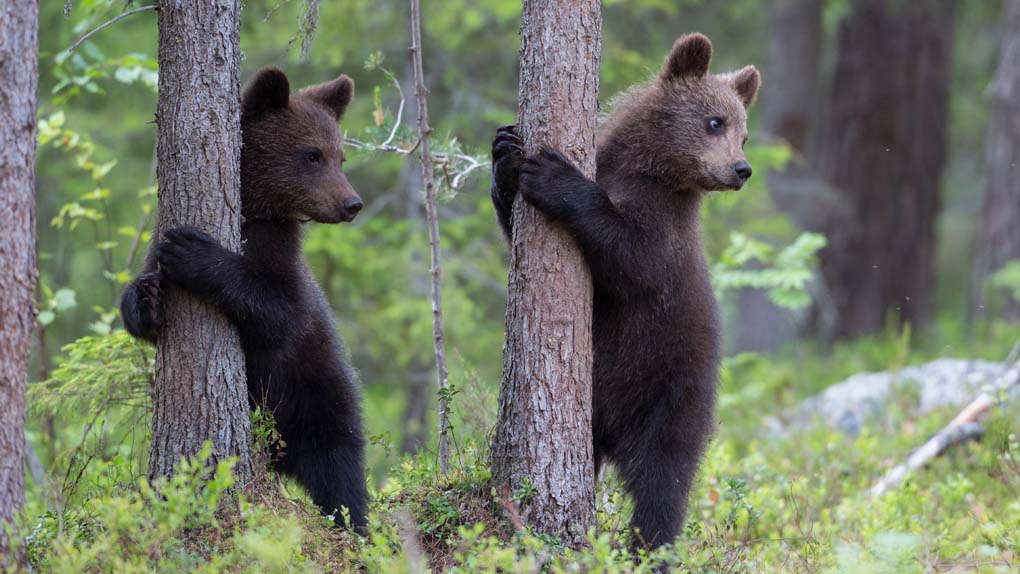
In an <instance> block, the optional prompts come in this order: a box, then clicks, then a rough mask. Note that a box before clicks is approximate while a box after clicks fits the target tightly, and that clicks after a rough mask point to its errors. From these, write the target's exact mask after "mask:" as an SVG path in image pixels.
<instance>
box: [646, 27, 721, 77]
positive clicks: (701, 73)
mask: <svg viewBox="0 0 1020 574" xmlns="http://www.w3.org/2000/svg"><path fill="white" fill-rule="evenodd" d="M710 63H712V41H711V40H709V39H708V36H705V35H704V34H698V33H694V34H685V35H683V36H681V37H680V38H679V39H678V40H677V41H676V43H675V44H673V49H672V50H670V52H669V55H668V56H666V62H665V63H664V64H663V65H662V71H661V72H660V74H659V77H660V78H661V79H663V80H673V79H698V78H704V77H705V76H707V75H708V65H709V64H710Z"/></svg>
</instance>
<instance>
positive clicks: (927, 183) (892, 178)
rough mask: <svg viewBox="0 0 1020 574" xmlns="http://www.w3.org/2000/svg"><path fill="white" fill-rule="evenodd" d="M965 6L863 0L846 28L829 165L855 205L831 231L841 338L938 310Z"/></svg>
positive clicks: (828, 262)
mask: <svg viewBox="0 0 1020 574" xmlns="http://www.w3.org/2000/svg"><path fill="white" fill-rule="evenodd" d="M954 8H955V2H954V0H924V1H919V2H888V1H886V0H855V1H854V3H853V6H852V8H851V11H850V14H849V15H848V16H847V17H846V19H845V20H844V21H843V23H842V24H841V28H840V33H839V47H838V54H837V59H836V66H835V71H834V75H833V82H832V89H831V93H830V99H829V109H828V112H827V121H825V122H824V125H825V128H826V133H825V134H824V135H823V137H822V144H821V157H820V160H819V168H820V172H821V174H822V175H823V177H824V178H825V180H826V181H827V182H828V183H829V184H830V185H832V186H833V187H834V188H835V189H836V190H837V193H838V194H839V195H840V198H841V199H842V200H844V201H845V203H846V205H847V208H848V209H847V214H846V216H845V217H838V218H836V217H830V218H828V219H827V221H826V225H825V229H824V231H825V233H826V235H827V236H828V238H829V246H828V247H827V248H826V249H825V250H823V252H822V254H821V269H822V274H823V276H824V279H825V286H826V288H827V290H828V294H829V296H830V297H831V316H832V317H833V320H832V322H831V323H830V324H828V325H821V324H820V325H818V327H819V330H820V331H821V332H822V333H823V334H824V335H827V336H829V337H853V336H857V335H863V334H867V333H873V332H876V331H878V330H880V329H882V327H883V326H884V325H885V321H886V319H887V317H888V316H889V315H890V314H891V313H892V314H895V315H896V316H898V317H899V319H900V321H901V322H906V323H911V324H912V325H914V326H915V327H919V326H922V325H923V324H924V323H925V322H926V321H927V320H928V318H929V316H930V312H931V301H930V299H931V297H930V295H931V292H932V291H933V287H934V277H933V264H934V254H935V216H936V214H937V212H938V208H939V186H940V183H941V174H942V169H943V165H944V163H945V148H946V129H945V126H946V105H947V99H948V93H949V71H950V67H949V64H950V62H949V58H950V54H951V47H952V38H953V15H954Z"/></svg>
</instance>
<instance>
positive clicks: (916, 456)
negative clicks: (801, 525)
mask: <svg viewBox="0 0 1020 574" xmlns="http://www.w3.org/2000/svg"><path fill="white" fill-rule="evenodd" d="M1018 348H1020V343H1018V344H1017V346H1014V347H1013V351H1012V352H1011V353H1010V359H1011V360H1009V361H1007V362H1006V365H1008V366H1007V368H1006V370H1005V371H1003V372H1002V374H1001V375H999V377H998V378H997V379H996V380H995V382H994V383H992V385H991V388H990V389H989V390H988V391H985V392H983V393H981V395H980V396H978V398H976V399H974V401H972V402H971V403H970V404H969V405H967V406H966V407H965V408H964V409H963V410H962V411H960V414H958V415H956V417H955V418H954V419H953V420H952V422H950V423H949V424H948V425H946V426H945V428H943V429H942V430H940V431H939V432H937V433H935V436H933V437H931V438H930V439H929V440H928V442H926V443H924V445H922V446H921V448H919V449H917V450H915V451H914V452H912V453H911V454H910V456H909V457H907V460H906V461H904V462H902V463H900V464H898V465H896V466H895V467H893V468H892V469H891V470H890V471H889V472H887V473H886V474H885V476H883V477H882V480H880V481H878V482H877V483H875V486H873V487H871V490H870V493H871V495H872V496H879V495H881V494H883V493H885V492H888V491H889V490H891V489H892V488H895V487H896V486H897V485H899V483H900V482H901V481H902V480H903V479H904V478H905V477H906V476H907V474H909V473H910V472H911V471H914V470H917V469H919V468H922V467H923V466H925V465H927V464H928V463H929V462H930V461H931V460H932V459H934V458H936V457H937V456H939V455H940V454H942V453H943V452H945V451H946V450H948V449H949V448H950V447H951V446H953V445H956V444H959V443H961V442H964V441H967V440H970V439H973V438H977V437H979V436H981V435H982V434H984V427H982V426H981V424H980V423H979V422H978V420H979V419H980V418H981V417H982V416H984V414H985V413H987V412H988V410H989V409H991V408H992V406H993V405H994V404H995V403H996V401H997V398H996V395H998V394H1000V393H1002V392H1007V391H1009V390H1011V389H1012V388H1013V387H1015V386H1017V384H1018V383H1020V361H1017V360H1016V359H1015V356H1016V354H1017V349H1018Z"/></svg>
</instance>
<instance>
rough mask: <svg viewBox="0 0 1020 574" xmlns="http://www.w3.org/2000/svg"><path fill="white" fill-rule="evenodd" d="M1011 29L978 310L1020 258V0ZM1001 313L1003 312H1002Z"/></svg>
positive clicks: (993, 123)
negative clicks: (992, 278)
mask: <svg viewBox="0 0 1020 574" xmlns="http://www.w3.org/2000/svg"><path fill="white" fill-rule="evenodd" d="M1002 14H1003V22H1004V24H1005V28H1006V29H1005V30H1004V33H1003V37H1002V48H1001V50H1000V56H999V67H998V70H997V71H996V73H995V80H994V81H993V82H992V85H991V87H990V90H989V95H990V97H991V104H992V115H991V118H990V120H989V125H988V143H987V147H986V150H985V154H986V156H987V166H988V167H987V170H986V171H985V173H986V174H987V176H988V187H987V188H986V189H985V202H984V211H983V215H982V222H981V227H980V229H979V230H978V238H977V244H976V245H977V249H976V258H975V263H974V281H975V285H974V289H973V290H972V292H973V294H974V295H975V301H974V302H973V303H974V304H973V306H972V307H973V308H980V307H981V306H982V305H983V303H984V300H983V294H984V289H983V286H984V282H985V280H986V279H987V278H988V275H989V274H990V273H993V272H995V271H996V270H998V269H999V268H1001V267H1002V266H1003V265H1005V264H1006V263H1008V262H1010V261H1014V260H1020V0H1005V1H1004V2H1003V7H1002ZM997 311H998V310H997ZM999 313H1000V316H1006V317H1010V318H1014V319H1015V318H1020V304H1018V303H1017V302H1016V301H1010V302H1008V303H1007V304H1006V305H1005V308H1004V309H1002V310H1001V311H1000V312H999Z"/></svg>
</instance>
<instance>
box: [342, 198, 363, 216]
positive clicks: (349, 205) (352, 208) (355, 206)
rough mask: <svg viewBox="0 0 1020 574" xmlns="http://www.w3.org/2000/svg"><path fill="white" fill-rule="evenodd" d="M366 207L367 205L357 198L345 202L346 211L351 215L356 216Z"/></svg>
mask: <svg viewBox="0 0 1020 574" xmlns="http://www.w3.org/2000/svg"><path fill="white" fill-rule="evenodd" d="M362 207H365V204H364V203H363V202H362V201H361V200H360V199H358V198H356V197H351V198H348V199H345V200H344V210H345V211H347V213H350V214H351V215H354V214H356V213H358V212H359V211H361V208H362Z"/></svg>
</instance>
